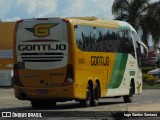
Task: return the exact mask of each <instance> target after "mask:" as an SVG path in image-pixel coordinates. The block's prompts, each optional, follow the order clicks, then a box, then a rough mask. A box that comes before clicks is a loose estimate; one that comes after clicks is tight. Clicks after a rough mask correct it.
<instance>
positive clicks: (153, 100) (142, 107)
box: [0, 88, 160, 119]
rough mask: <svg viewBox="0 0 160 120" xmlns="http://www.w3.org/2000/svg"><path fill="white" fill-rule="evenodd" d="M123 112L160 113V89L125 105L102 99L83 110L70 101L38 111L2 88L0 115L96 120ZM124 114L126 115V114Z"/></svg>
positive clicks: (121, 101) (77, 104)
mask: <svg viewBox="0 0 160 120" xmlns="http://www.w3.org/2000/svg"><path fill="white" fill-rule="evenodd" d="M107 111H109V112H107ZM111 111H112V112H111ZM121 111H126V112H127V111H132V112H133V111H135V112H137V111H138V112H140V113H141V111H143V112H142V113H144V111H145V112H152V111H157V112H160V89H148V90H143V93H142V94H141V95H134V99H133V102H132V103H124V102H123V98H118V99H107V98H102V99H100V101H99V106H97V107H88V108H81V107H80V106H79V103H78V102H75V101H69V102H63V103H57V106H56V108H53V109H38V110H36V109H33V108H32V107H31V104H30V102H29V101H21V100H18V99H16V98H15V97H14V91H13V89H12V88H0V113H2V112H21V113H22V112H23V113H24V112H33V113H35V112H36V113H37V112H38V113H39V112H40V113H42V114H43V117H47V116H54V117H58V118H59V117H62V119H63V118H64V119H65V118H66V117H69V116H73V117H80V116H89V117H93V118H94V116H95V115H97V113H98V114H99V116H104V114H109V115H108V116H110V115H111V114H112V113H115V114H116V113H117V112H121ZM106 112H107V113H106ZM75 113H76V114H75ZM122 114H123V115H124V113H122ZM76 115H77V116H76ZM0 117H1V116H0ZM48 119H49V118H48ZM72 119H74V118H72ZM141 119H142V118H141ZM156 119H157V117H156Z"/></svg>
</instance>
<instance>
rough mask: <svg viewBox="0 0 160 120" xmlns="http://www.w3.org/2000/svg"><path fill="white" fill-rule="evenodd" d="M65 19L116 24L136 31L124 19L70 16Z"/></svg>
mask: <svg viewBox="0 0 160 120" xmlns="http://www.w3.org/2000/svg"><path fill="white" fill-rule="evenodd" d="M67 19H69V20H78V21H89V22H94V23H100V24H110V25H114V26H117V27H118V28H121V29H130V30H132V31H134V32H136V30H135V29H134V28H133V27H132V26H131V25H130V24H129V23H127V22H125V21H118V20H107V19H101V18H97V17H71V18H67Z"/></svg>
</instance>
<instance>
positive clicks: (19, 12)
mask: <svg viewBox="0 0 160 120" xmlns="http://www.w3.org/2000/svg"><path fill="white" fill-rule="evenodd" d="M113 1H114V0H0V19H1V20H2V21H16V20H19V19H25V18H33V17H34V18H42V17H76V16H80V17H83V16H95V17H100V18H106V19H113V18H114V17H113V16H112V8H111V7H112V4H113ZM150 1H151V2H154V1H157V0H150Z"/></svg>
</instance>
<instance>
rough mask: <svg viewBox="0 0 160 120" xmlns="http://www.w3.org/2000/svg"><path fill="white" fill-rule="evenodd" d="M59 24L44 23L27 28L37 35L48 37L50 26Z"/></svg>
mask: <svg viewBox="0 0 160 120" xmlns="http://www.w3.org/2000/svg"><path fill="white" fill-rule="evenodd" d="M56 25H58V24H57V23H52V24H49V23H43V24H37V25H35V26H34V28H25V29H26V30H28V31H30V32H32V33H33V34H34V36H36V37H47V36H48V35H49V31H50V28H52V27H54V26H56Z"/></svg>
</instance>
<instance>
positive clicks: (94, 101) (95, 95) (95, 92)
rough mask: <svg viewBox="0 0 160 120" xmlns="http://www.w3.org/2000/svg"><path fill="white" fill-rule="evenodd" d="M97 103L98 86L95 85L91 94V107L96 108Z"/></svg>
mask: <svg viewBox="0 0 160 120" xmlns="http://www.w3.org/2000/svg"><path fill="white" fill-rule="evenodd" d="M98 101H99V85H98V84H97V83H96V87H95V89H94V90H93V93H92V99H91V106H97V105H98Z"/></svg>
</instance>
